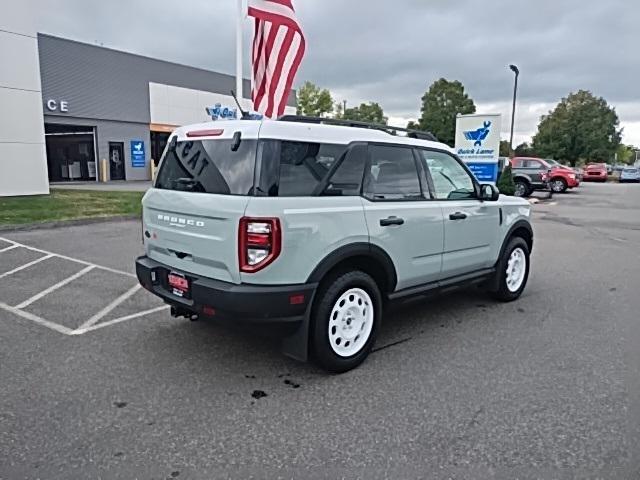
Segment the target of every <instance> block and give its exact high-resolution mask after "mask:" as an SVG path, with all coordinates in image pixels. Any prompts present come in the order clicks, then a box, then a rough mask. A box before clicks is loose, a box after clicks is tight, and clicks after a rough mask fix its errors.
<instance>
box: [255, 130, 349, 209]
mask: <svg viewBox="0 0 640 480" xmlns="http://www.w3.org/2000/svg"><path fill="white" fill-rule="evenodd" d="M346 148H347V147H346V146H345V145H333V144H323V143H310V142H290V141H277V140H276V141H274V140H266V141H263V142H262V145H261V148H260V156H261V161H260V168H259V172H260V173H259V178H260V180H259V186H260V191H259V193H261V194H262V195H267V196H270V197H308V196H312V195H314V194H316V193H315V191H316V189H317V188H318V186H319V185H320V183H321V182H322V181H323V180H324V179H325V177H326V176H327V174H328V173H329V171H330V170H331V166H332V165H333V164H334V162H335V161H336V160H338V158H340V157H341V156H342V155H343V153H344V152H345V150H346Z"/></svg>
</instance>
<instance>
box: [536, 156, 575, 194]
mask: <svg viewBox="0 0 640 480" xmlns="http://www.w3.org/2000/svg"><path fill="white" fill-rule="evenodd" d="M544 161H545V162H546V163H547V164H548V165H549V167H550V168H551V175H550V178H549V186H550V187H551V190H553V193H564V192H566V191H567V189H569V188H576V187H578V186H580V179H579V178H578V175H577V174H576V172H575V171H574V169H573V168H571V167H568V166H566V165H563V164H561V163H560V162H558V161H557V160H553V159H545V160H544Z"/></svg>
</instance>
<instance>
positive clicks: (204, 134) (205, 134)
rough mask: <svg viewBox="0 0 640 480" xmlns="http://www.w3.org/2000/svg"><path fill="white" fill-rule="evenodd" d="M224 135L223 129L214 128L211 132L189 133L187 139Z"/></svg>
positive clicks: (197, 131)
mask: <svg viewBox="0 0 640 480" xmlns="http://www.w3.org/2000/svg"><path fill="white" fill-rule="evenodd" d="M223 133H224V129H223V128H212V129H209V130H194V131H193V132H187V137H189V138H193V137H219V136H220V135H222V134H223Z"/></svg>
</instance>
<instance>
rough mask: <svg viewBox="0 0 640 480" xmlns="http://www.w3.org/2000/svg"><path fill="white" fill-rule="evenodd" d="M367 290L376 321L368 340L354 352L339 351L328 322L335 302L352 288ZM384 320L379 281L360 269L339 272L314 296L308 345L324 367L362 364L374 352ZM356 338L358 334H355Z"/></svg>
mask: <svg viewBox="0 0 640 480" xmlns="http://www.w3.org/2000/svg"><path fill="white" fill-rule="evenodd" d="M354 288H358V289H362V290H364V291H365V292H366V293H367V294H368V296H369V297H370V299H371V302H372V303H373V322H372V327H371V332H370V334H369V338H368V339H367V340H366V343H364V345H363V346H362V347H361V348H360V349H359V350H358V351H357V352H356V353H355V354H353V355H351V356H348V357H345V356H340V355H338V354H337V353H336V352H335V351H334V349H333V347H332V345H331V340H330V338H329V325H330V319H331V314H332V311H333V308H334V306H336V305H337V303H336V302H337V301H338V300H339V299H340V297H341V296H342V295H343V294H344V293H346V292H347V291H348V290H350V289H354ZM381 322H382V296H381V294H380V289H379V288H378V285H377V284H376V282H375V281H374V280H373V278H371V277H370V276H369V275H367V274H366V273H364V272H361V271H359V270H351V271H343V272H339V273H337V274H335V275H332V276H331V277H329V278H327V279H326V280H325V281H323V282H322V284H321V286H320V289H319V290H318V293H317V295H316V298H315V300H314V304H313V309H312V313H311V329H310V335H311V338H310V342H309V347H310V351H311V356H312V358H313V360H314V362H315V363H316V364H317V365H318V366H319V367H320V368H323V369H324V370H327V371H329V372H332V373H343V372H347V371H349V370H351V369H353V368H356V367H357V366H358V365H360V364H361V363H362V362H363V361H364V360H365V359H366V358H367V356H368V355H369V353H370V352H371V348H372V347H373V344H374V343H375V340H376V335H377V333H378V329H379V328H380V324H381ZM356 340H357V338H356Z"/></svg>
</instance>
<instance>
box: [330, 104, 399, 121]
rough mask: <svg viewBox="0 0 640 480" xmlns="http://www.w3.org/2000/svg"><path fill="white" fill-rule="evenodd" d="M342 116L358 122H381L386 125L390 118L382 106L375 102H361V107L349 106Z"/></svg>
mask: <svg viewBox="0 0 640 480" xmlns="http://www.w3.org/2000/svg"><path fill="white" fill-rule="evenodd" d="M341 118H343V119H345V120H354V121H358V122H371V123H381V124H384V125H386V124H387V121H388V120H389V119H388V118H387V117H385V116H384V111H383V110H382V107H381V106H380V105H379V104H377V103H374V102H369V103H361V104H360V106H359V107H354V108H347V109H346V110H345V111H344V113H343V114H342V116H341Z"/></svg>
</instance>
